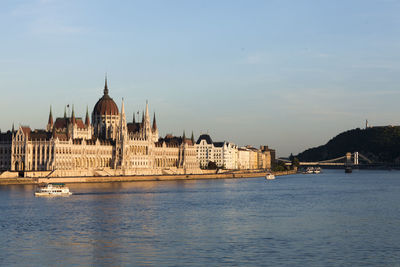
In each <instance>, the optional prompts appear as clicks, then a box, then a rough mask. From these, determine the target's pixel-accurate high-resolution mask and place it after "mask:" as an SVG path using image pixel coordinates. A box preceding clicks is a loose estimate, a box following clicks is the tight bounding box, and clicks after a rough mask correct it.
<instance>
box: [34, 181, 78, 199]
mask: <svg viewBox="0 0 400 267" xmlns="http://www.w3.org/2000/svg"><path fill="white" fill-rule="evenodd" d="M69 195H72V193H71V192H70V191H69V188H68V187H66V186H65V184H61V183H52V184H46V185H44V186H39V187H38V188H37V190H36V192H35V196H38V197H45V196H69Z"/></svg>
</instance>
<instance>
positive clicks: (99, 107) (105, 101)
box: [93, 77, 119, 115]
mask: <svg viewBox="0 0 400 267" xmlns="http://www.w3.org/2000/svg"><path fill="white" fill-rule="evenodd" d="M118 114H119V112H118V106H117V104H115V102H114V100H113V99H112V98H111V97H110V96H109V95H108V86H107V77H106V80H105V84H104V95H103V97H102V98H100V99H99V101H97V103H96V105H95V106H94V109H93V115H118Z"/></svg>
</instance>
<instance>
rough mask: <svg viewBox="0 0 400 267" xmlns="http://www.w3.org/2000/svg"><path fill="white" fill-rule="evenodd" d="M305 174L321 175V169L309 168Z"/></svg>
mask: <svg viewBox="0 0 400 267" xmlns="http://www.w3.org/2000/svg"><path fill="white" fill-rule="evenodd" d="M303 173H304V174H318V173H321V168H320V167H315V168H314V167H308V168H307V169H306V170H305V171H303Z"/></svg>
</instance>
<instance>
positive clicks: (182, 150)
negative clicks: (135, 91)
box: [0, 78, 201, 177]
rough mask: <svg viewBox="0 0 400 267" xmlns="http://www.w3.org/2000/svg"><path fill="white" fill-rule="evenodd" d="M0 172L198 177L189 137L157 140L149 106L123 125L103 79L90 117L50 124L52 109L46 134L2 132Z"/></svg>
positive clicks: (28, 130) (23, 129)
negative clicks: (136, 119) (100, 93)
mask: <svg viewBox="0 0 400 267" xmlns="http://www.w3.org/2000/svg"><path fill="white" fill-rule="evenodd" d="M0 171H17V172H19V173H20V174H21V175H23V176H25V177H67V176H117V175H151V174H194V173H201V170H200V165H199V161H198V160H197V152H196V148H195V142H194V140H193V136H192V138H191V139H189V138H186V137H185V134H183V136H181V137H176V136H172V135H167V136H165V137H164V138H159V132H158V128H157V123H156V117H155V114H154V117H153V121H152V123H151V120H150V115H149V107H148V103H146V109H145V111H144V112H143V113H142V119H141V121H138V122H136V121H135V116H133V121H132V122H127V121H126V117H125V109H124V102H123V100H122V104H121V109H118V106H117V105H116V103H115V102H114V100H113V99H112V98H111V97H110V96H109V90H108V86H107V78H106V80H105V85H104V93H103V96H102V97H101V98H100V99H99V100H98V101H97V103H96V105H95V106H94V108H93V111H92V114H91V120H90V117H89V111H88V110H86V116H85V119H84V120H83V119H82V118H78V117H76V116H75V111H74V108H73V107H72V112H71V115H70V116H67V113H66V111H64V116H63V117H60V118H56V119H55V120H54V119H53V114H52V110H51V108H50V114H49V119H48V123H47V127H46V129H43V130H32V129H31V128H30V127H27V126H20V127H19V128H18V129H16V130H14V129H13V130H12V131H9V132H7V133H0Z"/></svg>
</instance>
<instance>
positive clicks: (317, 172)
mask: <svg viewBox="0 0 400 267" xmlns="http://www.w3.org/2000/svg"><path fill="white" fill-rule="evenodd" d="M313 173H315V174H319V173H321V168H320V167H316V168H314V170H313Z"/></svg>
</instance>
